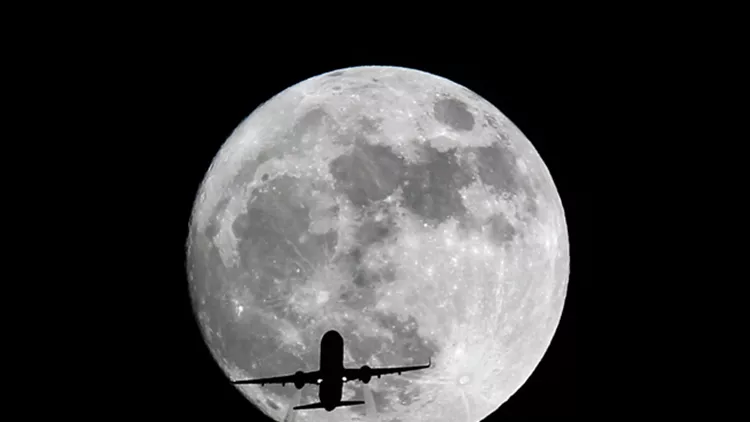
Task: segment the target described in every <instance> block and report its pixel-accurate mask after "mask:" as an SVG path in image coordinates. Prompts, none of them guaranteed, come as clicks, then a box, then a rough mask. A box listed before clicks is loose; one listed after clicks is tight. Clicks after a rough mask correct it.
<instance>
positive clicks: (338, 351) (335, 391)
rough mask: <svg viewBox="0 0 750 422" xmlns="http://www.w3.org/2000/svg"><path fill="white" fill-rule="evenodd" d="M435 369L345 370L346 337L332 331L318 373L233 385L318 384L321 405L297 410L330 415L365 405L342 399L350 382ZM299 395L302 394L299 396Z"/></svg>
mask: <svg viewBox="0 0 750 422" xmlns="http://www.w3.org/2000/svg"><path fill="white" fill-rule="evenodd" d="M430 366H432V359H430V360H429V363H427V364H426V365H418V366H396V367H384V368H370V367H369V366H367V365H363V366H362V367H360V368H345V367H344V338H343V337H341V334H339V333H338V332H337V331H335V330H330V331H328V332H326V333H325V334H324V335H323V338H322V339H321V340H320V365H319V368H318V370H317V371H311V372H303V371H297V372H296V373H294V374H293V375H283V376H279V377H270V378H258V379H251V380H234V381H232V383H233V384H260V385H261V386H262V385H265V384H281V385H282V386H283V385H286V384H287V383H291V384H294V386H295V387H296V388H297V389H298V390H301V389H302V388H303V387H304V386H305V384H317V385H318V386H319V389H318V398H319V400H320V402H318V403H310V404H306V405H302V406H294V407H293V409H294V410H302V409H321V408H322V409H325V410H327V411H329V412H331V411H333V410H334V409H335V408H337V407H343V406H355V405H360V404H365V402H364V401H361V400H341V395H342V391H343V388H344V383H345V382H347V381H357V380H358V381H361V382H363V383H365V384H367V383H369V382H370V379H371V378H372V377H374V376H376V377H378V378H380V377H381V376H382V375H387V374H401V373H402V372H408V371H416V370H418V369H425V368H429V367H430ZM367 393H369V391H366V392H365V398H368V397H369V400H372V395H371V394H367ZM298 396H299V394H298ZM367 405H368V407H374V404H373V403H367Z"/></svg>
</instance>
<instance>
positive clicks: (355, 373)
mask: <svg viewBox="0 0 750 422" xmlns="http://www.w3.org/2000/svg"><path fill="white" fill-rule="evenodd" d="M431 366H432V359H430V361H429V363H427V364H426V365H416V366H389V367H381V368H370V367H369V366H367V365H364V366H362V367H361V368H356V369H354V368H352V369H347V370H346V380H345V381H353V380H357V379H358V380H360V381H363V382H364V383H365V384H367V383H368V382H370V379H371V378H372V377H380V376H381V375H388V374H399V375H400V374H401V373H402V372H409V371H417V370H419V369H427V368H429V367H431Z"/></svg>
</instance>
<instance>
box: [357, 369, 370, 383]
mask: <svg viewBox="0 0 750 422" xmlns="http://www.w3.org/2000/svg"><path fill="white" fill-rule="evenodd" d="M359 374H360V375H359V380H360V381H362V382H363V383H365V384H367V383H368V382H370V379H371V378H372V369H371V368H370V367H369V366H367V365H363V366H362V367H361V368H359Z"/></svg>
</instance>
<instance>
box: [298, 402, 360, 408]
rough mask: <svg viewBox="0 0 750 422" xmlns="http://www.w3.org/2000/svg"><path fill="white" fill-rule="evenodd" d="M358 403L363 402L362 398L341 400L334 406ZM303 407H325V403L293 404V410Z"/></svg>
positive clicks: (355, 404)
mask: <svg viewBox="0 0 750 422" xmlns="http://www.w3.org/2000/svg"><path fill="white" fill-rule="evenodd" d="M360 404H365V402H364V401H362V400H342V401H340V402H338V403H337V404H336V407H344V406H357V405H360ZM304 409H325V405H324V404H323V403H320V402H318V403H310V404H303V405H301V406H294V410H304Z"/></svg>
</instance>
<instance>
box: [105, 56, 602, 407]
mask: <svg viewBox="0 0 750 422" xmlns="http://www.w3.org/2000/svg"><path fill="white" fill-rule="evenodd" d="M156 50H157V52H153V53H151V54H152V56H150V57H149V59H147V60H146V61H145V62H144V63H145V64H143V65H140V66H138V67H137V68H134V72H133V75H131V76H130V77H128V76H125V78H126V79H127V80H128V81H129V82H128V83H127V84H124V85H123V86H128V87H129V86H131V85H137V84H138V82H140V81H143V80H146V81H147V84H146V85H142V86H139V87H138V88H137V89H136V90H135V91H134V92H137V93H138V94H137V95H141V94H142V95H143V96H144V97H143V98H142V100H141V104H142V109H141V110H138V111H137V112H136V114H137V115H138V116H139V118H143V119H144V121H145V122H147V125H145V126H143V128H144V129H142V133H133V134H132V135H131V136H133V137H134V138H133V139H132V142H133V143H134V145H137V148H138V150H139V151H141V153H142V154H143V156H144V157H143V159H142V163H143V164H142V168H138V169H132V170H133V172H134V173H137V174H139V175H140V177H142V178H143V180H142V182H143V183H141V185H142V186H147V188H146V189H145V191H144V192H132V193H133V194H134V195H142V197H143V198H144V201H146V202H150V203H149V204H148V205H146V206H144V209H143V213H145V214H148V215H151V214H152V213H160V214H161V215H162V216H163V217H162V219H161V220H160V224H159V225H158V227H155V226H154V224H153V219H152V218H150V217H148V218H147V217H144V218H143V219H142V220H143V221H144V224H149V223H146V222H149V221H150V222H151V223H150V225H149V226H145V227H142V230H144V231H149V232H153V233H156V235H155V237H152V239H154V241H153V244H152V245H150V246H151V248H149V249H148V250H149V251H152V252H153V255H148V256H142V257H139V261H138V262H139V265H140V267H139V268H143V270H138V271H142V273H143V274H142V277H143V278H145V279H146V282H147V283H149V284H148V287H144V291H143V293H142V294H143V295H144V296H148V299H149V300H147V301H144V302H143V303H144V306H146V305H145V304H148V305H149V306H148V307H144V308H142V309H140V308H137V307H136V309H134V310H133V311H132V312H131V313H130V315H131V321H130V322H131V324H129V325H130V326H131V327H133V328H135V332H134V333H133V334H134V335H135V336H137V337H138V338H139V339H140V340H139V341H138V342H132V341H131V342H127V343H123V344H122V345H121V346H122V348H124V349H127V353H126V355H128V356H129V359H128V362H125V363H124V364H123V366H122V368H123V370H124V371H125V368H132V369H133V372H132V373H131V374H130V375H134V376H135V378H137V379H138V381H136V382H134V383H133V384H132V385H130V384H128V387H127V388H126V389H127V391H128V397H127V398H126V399H122V398H121V397H120V396H116V397H111V398H110V400H112V402H113V403H118V407H120V408H123V407H127V405H123V403H122V402H121V400H125V401H127V402H129V403H132V406H133V407H135V408H136V409H146V408H147V409H148V410H149V412H148V415H149V417H153V416H155V417H160V416H163V417H169V418H174V417H178V416H179V417H182V416H184V417H188V418H190V419H200V418H216V417H221V418H249V419H248V420H263V419H262V417H261V414H260V412H259V411H258V410H256V409H255V408H254V407H253V405H251V404H250V403H249V402H248V401H247V400H246V399H245V398H244V397H243V396H242V395H241V394H240V393H239V392H237V391H236V390H235V388H234V387H233V386H232V385H230V384H229V382H228V380H227V378H226V377H225V375H224V374H223V372H222V371H221V370H220V368H219V367H218V365H217V364H215V363H214V361H213V358H212V357H211V355H210V353H209V351H208V349H207V348H206V347H205V345H204V343H203V339H202V337H201V332H200V330H199V328H198V325H197V324H196V322H195V320H194V317H193V313H192V309H191V302H190V297H189V295H188V290H187V278H186V274H185V242H186V240H187V235H188V221H189V218H190V212H191V210H192V205H193V201H194V199H195V195H196V193H197V191H198V188H199V185H200V183H201V181H202V179H203V176H204V174H205V172H206V170H207V169H208V166H209V165H210V163H211V160H212V159H213V156H214V155H215V154H216V152H217V151H218V150H219V148H220V147H221V145H222V144H223V142H224V141H225V140H226V138H227V137H228V136H229V135H230V134H231V132H232V131H233V130H234V128H235V127H236V126H237V125H238V124H239V123H240V122H241V121H242V120H243V119H244V118H245V117H246V116H247V115H249V114H250V113H251V112H252V111H253V110H254V109H255V108H256V107H257V106H259V105H261V104H262V103H263V102H265V101H266V100H268V99H270V98H271V97H272V96H273V95H275V94H277V93H278V92H280V91H281V90H283V89H285V88H287V87H289V86H291V85H293V84H295V83H297V82H300V81H302V80H304V79H306V78H308V77H311V76H315V75H317V74H320V73H323V72H327V71H332V70H335V69H338V68H343V67H349V66H356V65H396V66H404V67H412V68H415V69H419V70H423V71H427V72H430V73H434V74H437V75H440V76H443V77H446V78H448V79H450V80H453V81H454V82H456V83H459V84H461V85H463V86H465V87H467V88H469V89H471V90H472V91H474V92H476V93H477V94H479V95H480V96H482V97H484V98H485V99H487V100H488V101H489V102H491V103H492V104H494V105H495V106H496V107H497V108H498V109H499V110H500V111H502V112H503V113H504V114H505V115H506V116H507V117H509V118H510V120H511V121H513V122H514V123H515V124H516V125H517V126H518V127H519V128H520V130H521V131H522V132H523V133H524V134H525V135H526V136H527V137H528V138H529V139H530V141H531V142H532V144H533V145H534V147H535V148H536V150H537V151H538V152H539V154H540V155H541V157H542V159H543V160H544V162H545V163H546V165H547V167H548V168H549V170H550V172H551V174H552V177H553V179H554V182H555V184H556V186H557V189H558V192H559V194H560V196H561V198H562V202H563V205H564V207H565V213H566V218H567V223H568V230H569V237H570V244H571V246H570V249H571V276H570V283H569V287H568V294H567V299H566V303H565V308H564V312H563V314H562V319H561V321H560V326H559V328H558V330H557V332H556V334H555V336H554V338H553V340H552V344H551V345H550V347H549V349H548V351H547V353H546V354H545V355H544V358H543V360H542V361H541V363H540V364H539V366H538V367H537V368H536V370H535V371H534V372H533V374H532V375H531V377H530V378H529V379H528V381H527V382H526V383H525V384H524V385H523V386H522V387H521V388H520V390H519V391H518V392H517V393H516V394H514V395H513V396H512V397H511V398H510V399H509V401H508V402H506V403H505V404H503V405H502V407H501V408H500V409H499V410H497V411H496V412H495V413H494V414H493V415H492V416H491V417H490V418H488V419H487V420H533V419H536V418H541V417H552V416H554V417H556V418H564V417H568V416H577V415H579V414H580V411H579V406H580V403H581V400H582V399H581V397H582V393H581V391H582V388H581V384H582V376H581V373H582V368H583V367H584V366H583V365H582V364H581V363H582V359H581V358H580V356H581V355H580V354H579V351H580V350H581V348H582V346H579V344H581V343H579V337H580V336H579V337H577V335H576V327H577V317H576V312H577V310H578V309H580V303H581V301H582V299H581V296H582V292H583V291H584V290H585V289H586V284H587V283H588V281H589V273H588V272H589V268H590V262H589V254H590V248H591V244H590V237H589V236H590V227H589V224H590V223H589V221H590V215H589V213H590V208H589V192H588V190H587V189H588V187H587V186H588V184H587V181H586V180H587V172H588V168H589V166H588V163H589V160H590V155H591V153H590V152H588V151H590V149H589V147H588V145H587V144H586V141H585V139H587V137H586V136H584V134H582V130H583V129H582V128H583V127H584V126H585V122H586V119H587V116H588V115H589V112H590V111H591V110H592V109H593V108H595V107H596V105H595V104H590V103H588V102H587V101H588V100H587V98H586V97H585V96H584V95H583V93H584V92H586V91H585V90H584V89H583V88H582V85H581V84H582V81H584V80H585V79H586V71H585V69H582V68H581V67H580V66H578V65H576V64H575V60H574V58H572V57H570V56H564V55H563V54H560V55H555V54H549V53H546V54H540V55H539V56H535V55H534V54H530V55H529V56H528V57H518V58H516V59H515V60H514V61H513V62H511V63H509V62H507V61H499V60H485V61H476V62H470V61H438V60H425V59H418V58H415V57H414V56H413V55H404V56H398V57H396V56H386V55H382V56H375V55H373V54H367V55H365V54H363V55H361V56H360V57H357V56H356V55H349V56H346V57H344V56H340V55H337V56H335V57H327V58H322V57H320V56H317V57H315V56H314V55H313V56H311V57H310V58H309V59H305V58H303V57H302V56H300V57H297V58H295V59H289V58H287V59H285V60H280V59H279V58H278V57H274V58H270V57H264V56H263V55H262V54H259V55H258V56H257V57H254V56H252V55H251V53H244V52H241V51H235V52H232V53H226V52H221V53H218V52H213V51H212V50H211V49H207V50H201V51H202V52H201V54H196V52H195V51H194V50H192V49H189V48H184V49H180V50H175V49H168V48H165V49H164V50H163V51H162V50H159V49H156ZM131 180H132V179H131ZM145 268H149V269H148V270H146V269H145ZM136 322H137V323H138V324H132V323H136ZM136 327H137V328H136ZM128 338H130V337H128ZM120 351H123V350H120ZM127 364H130V365H127Z"/></svg>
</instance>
